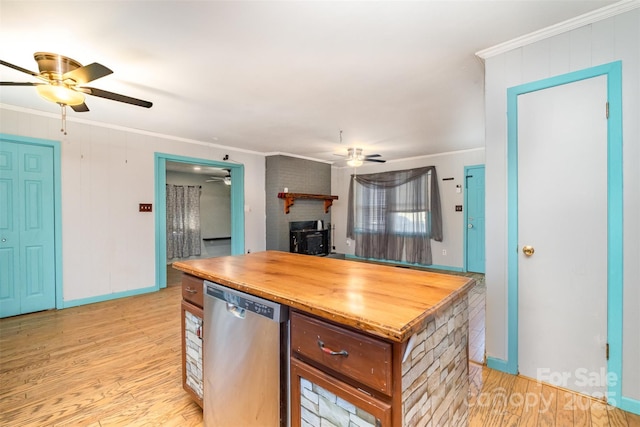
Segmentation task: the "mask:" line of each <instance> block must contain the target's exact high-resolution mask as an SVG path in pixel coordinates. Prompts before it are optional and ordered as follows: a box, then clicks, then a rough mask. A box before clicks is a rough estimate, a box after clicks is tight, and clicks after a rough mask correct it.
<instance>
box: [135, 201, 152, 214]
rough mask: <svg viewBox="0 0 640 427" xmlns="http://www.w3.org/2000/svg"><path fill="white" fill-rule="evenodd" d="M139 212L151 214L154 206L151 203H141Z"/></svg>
mask: <svg viewBox="0 0 640 427" xmlns="http://www.w3.org/2000/svg"><path fill="white" fill-rule="evenodd" d="M138 211H139V212H151V211H152V204H151V203H140V205H139V207H138Z"/></svg>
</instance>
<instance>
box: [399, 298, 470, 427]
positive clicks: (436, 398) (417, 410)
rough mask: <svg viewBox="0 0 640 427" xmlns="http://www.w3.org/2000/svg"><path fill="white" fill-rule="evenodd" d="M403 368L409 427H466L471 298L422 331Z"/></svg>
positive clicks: (405, 420)
mask: <svg viewBox="0 0 640 427" xmlns="http://www.w3.org/2000/svg"><path fill="white" fill-rule="evenodd" d="M412 340H415V343H414V346H413V349H412V350H411V353H410V354H409V356H408V357H407V358H406V360H405V361H404V362H403V363H402V420H403V425H404V426H427V425H433V426H444V425H447V426H466V425H467V424H468V419H469V408H468V405H467V396H468V394H469V364H468V357H469V354H468V343H469V311H468V297H467V294H465V295H464V296H463V297H461V298H458V300H457V301H455V302H454V303H453V304H452V305H449V306H448V307H446V308H445V309H443V310H442V311H441V312H438V313H436V315H435V317H434V318H432V319H431V320H429V321H428V322H427V324H426V326H425V327H424V328H423V329H422V330H421V331H419V332H418V333H417V334H416V335H415V336H414V337H412Z"/></svg>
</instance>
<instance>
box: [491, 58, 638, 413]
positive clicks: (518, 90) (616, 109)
mask: <svg viewBox="0 0 640 427" xmlns="http://www.w3.org/2000/svg"><path fill="white" fill-rule="evenodd" d="M603 75H605V76H607V92H608V101H609V121H608V131H607V138H608V164H607V174H608V183H607V186H608V190H607V191H608V208H607V216H608V224H607V234H608V236H607V238H608V284H607V292H608V302H607V309H608V326H607V328H608V330H607V334H608V342H609V348H610V358H609V362H608V371H609V372H611V373H615V374H616V375H617V376H618V378H619V379H621V378H622V326H623V314H622V310H623V256H624V253H623V252H624V250H623V175H622V172H623V171H622V62H621V61H616V62H612V63H608V64H604V65H600V66H597V67H592V68H588V69H585V70H580V71H576V72H572V73H567V74H563V75H560V76H556V77H552V78H548V79H543V80H539V81H536V82H532V83H527V84H523V85H520V86H515V87H512V88H509V89H508V90H507V123H508V130H507V139H508V141H507V163H508V165H507V176H508V178H507V179H508V183H507V200H508V206H507V207H508V226H507V236H508V237H507V248H508V250H507V253H508V260H507V263H508V303H507V304H508V313H507V336H508V348H507V360H500V359H496V358H488V360H487V365H488V366H489V367H491V368H494V369H497V370H501V371H504V372H508V373H512V374H516V373H517V372H518V254H517V250H516V249H517V247H518V152H517V149H518V120H517V119H518V104H517V99H518V96H519V95H522V94H525V93H530V92H534V91H538V90H543V89H547V88H551V87H554V86H560V85H564V84H568V83H572V82H576V81H580V80H585V79H589V78H593V77H598V76H603ZM608 393H609V395H610V396H612V398H611V402H610V403H611V404H612V405H614V406H620V405H621V403H622V404H623V405H625V406H628V407H635V408H636V410H637V406H638V402H637V401H635V400H632V399H625V398H623V397H622V381H617V382H616V383H615V384H610V385H609V389H608ZM634 405H635V406H634ZM623 409H625V408H623Z"/></svg>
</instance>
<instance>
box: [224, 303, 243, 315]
mask: <svg viewBox="0 0 640 427" xmlns="http://www.w3.org/2000/svg"><path fill="white" fill-rule="evenodd" d="M227 311H228V312H229V313H231V314H233V315H234V316H235V317H237V318H238V319H244V318H245V317H246V316H247V310H245V309H244V308H241V307H238V306H237V305H235V304H231V303H230V302H228V303H227Z"/></svg>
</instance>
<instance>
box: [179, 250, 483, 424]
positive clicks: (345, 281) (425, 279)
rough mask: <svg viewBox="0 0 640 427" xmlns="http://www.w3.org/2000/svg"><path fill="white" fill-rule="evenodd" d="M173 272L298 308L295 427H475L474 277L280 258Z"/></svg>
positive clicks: (191, 264) (193, 264)
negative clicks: (324, 426)
mask: <svg viewBox="0 0 640 427" xmlns="http://www.w3.org/2000/svg"><path fill="white" fill-rule="evenodd" d="M173 266H174V268H176V269H178V270H181V271H183V272H185V273H187V274H188V275H190V276H195V277H198V278H200V279H206V280H209V281H212V282H215V283H219V284H221V285H223V286H226V287H229V288H232V289H236V290H238V291H241V292H246V293H248V294H251V295H254V296H258V297H261V298H264V299H267V300H270V301H274V302H276V303H279V304H283V305H285V306H288V307H290V309H291V352H290V355H289V354H287V355H286V357H289V356H290V357H291V384H290V389H291V425H292V426H298V425H301V419H305V422H308V423H310V424H314V423H315V422H317V421H318V420H319V419H321V418H327V420H328V421H330V422H332V423H333V424H336V425H339V424H340V423H342V422H343V421H344V420H345V419H348V417H350V416H352V417H358V418H359V419H358V420H357V421H356V423H359V424H358V425H366V424H367V423H369V424H371V425H376V424H379V425H382V426H414V425H418V424H421V425H426V424H427V423H429V422H431V423H432V424H433V425H466V424H467V420H468V408H467V406H466V397H467V394H468V389H469V382H468V365H467V362H468V303H467V293H468V291H469V290H470V289H471V288H472V287H473V286H474V284H475V282H474V280H473V279H470V278H468V277H463V276H453V275H446V274H440V273H432V272H425V271H419V270H414V269H406V268H396V267H390V266H383V265H377V264H370V263H364V262H357V261H348V260H339V259H331V258H325V257H314V256H308V255H298V254H290V253H286V252H277V251H265V252H257V253H253V254H248V255H240V256H230V257H220V258H209V259H202V260H192V261H184V262H176V263H174V264H173ZM187 277H189V276H187ZM203 327H204V328H206V327H207V326H206V325H204V326H203ZM205 369H206V361H205ZM204 398H205V400H206V398H207V397H206V396H205V397H204ZM331 402H333V406H332V403H331ZM336 402H337V403H336ZM345 417H346V418H345Z"/></svg>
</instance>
